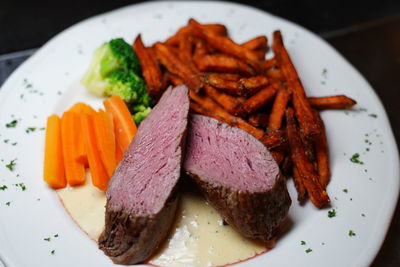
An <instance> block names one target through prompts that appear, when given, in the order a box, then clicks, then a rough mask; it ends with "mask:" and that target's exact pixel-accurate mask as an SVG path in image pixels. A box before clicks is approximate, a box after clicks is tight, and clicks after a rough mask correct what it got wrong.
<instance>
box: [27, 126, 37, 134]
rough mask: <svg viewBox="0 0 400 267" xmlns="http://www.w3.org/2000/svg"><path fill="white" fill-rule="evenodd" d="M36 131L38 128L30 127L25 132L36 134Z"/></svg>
mask: <svg viewBox="0 0 400 267" xmlns="http://www.w3.org/2000/svg"><path fill="white" fill-rule="evenodd" d="M35 130H36V127H28V128H26V130H25V132H26V133H31V132H34V131H35Z"/></svg>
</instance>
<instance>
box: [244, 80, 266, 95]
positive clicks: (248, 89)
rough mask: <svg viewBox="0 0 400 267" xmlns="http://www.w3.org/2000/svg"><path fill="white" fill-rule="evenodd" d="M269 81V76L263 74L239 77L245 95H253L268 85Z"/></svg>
mask: <svg viewBox="0 0 400 267" xmlns="http://www.w3.org/2000/svg"><path fill="white" fill-rule="evenodd" d="M268 83H269V81H268V78H267V77H265V76H262V75H259V76H253V77H249V78H246V77H245V78H241V79H239V86H240V87H241V88H242V90H243V95H246V96H251V95H253V94H254V93H256V92H257V91H259V89H261V88H263V87H265V86H267V85H268Z"/></svg>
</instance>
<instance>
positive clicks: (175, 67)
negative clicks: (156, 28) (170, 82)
mask: <svg viewBox="0 0 400 267" xmlns="http://www.w3.org/2000/svg"><path fill="white" fill-rule="evenodd" d="M155 49H156V54H157V57H158V59H159V60H160V62H161V64H163V65H164V66H165V67H166V68H167V69H168V70H169V71H170V72H171V73H172V74H175V75H177V76H179V78H181V79H182V80H183V81H184V82H185V84H186V85H187V86H188V87H189V88H190V89H192V90H194V91H196V92H197V91H199V90H200V88H201V87H202V86H203V84H202V81H201V79H200V76H199V75H198V74H197V73H194V72H193V71H192V70H190V68H188V67H187V66H186V65H185V64H184V63H183V62H182V61H181V60H180V59H179V58H178V57H177V56H175V55H174V54H173V53H172V52H171V50H170V49H169V48H168V46H166V45H164V44H162V43H160V42H158V43H156V44H155Z"/></svg>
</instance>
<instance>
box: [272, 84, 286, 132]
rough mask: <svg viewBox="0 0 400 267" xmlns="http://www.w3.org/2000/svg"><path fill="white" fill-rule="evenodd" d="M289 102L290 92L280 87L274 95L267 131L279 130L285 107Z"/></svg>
mask: <svg viewBox="0 0 400 267" xmlns="http://www.w3.org/2000/svg"><path fill="white" fill-rule="evenodd" d="M289 100H290V91H289V90H287V89H286V88H283V87H281V88H280V89H279V90H278V93H277V94H276V97H275V100H274V104H273V105H272V109H271V114H270V117H269V122H268V129H270V130H279V129H280V128H281V126H282V119H283V116H284V114H285V110H286V106H287V104H288V102H289Z"/></svg>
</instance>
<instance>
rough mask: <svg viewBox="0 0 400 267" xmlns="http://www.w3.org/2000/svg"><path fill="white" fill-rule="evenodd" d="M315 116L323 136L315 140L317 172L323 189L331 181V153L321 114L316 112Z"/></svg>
mask: <svg viewBox="0 0 400 267" xmlns="http://www.w3.org/2000/svg"><path fill="white" fill-rule="evenodd" d="M314 116H315V118H316V120H317V123H318V124H319V125H320V129H321V134H320V135H319V136H318V138H317V139H315V155H316V158H317V171H318V175H319V183H320V184H321V186H322V187H323V188H326V186H327V185H328V183H329V180H330V175H331V171H330V167H329V151H328V141H327V139H326V133H325V125H324V122H323V121H322V119H321V117H320V115H319V113H318V112H317V111H314Z"/></svg>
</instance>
